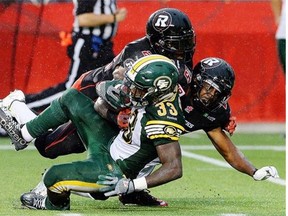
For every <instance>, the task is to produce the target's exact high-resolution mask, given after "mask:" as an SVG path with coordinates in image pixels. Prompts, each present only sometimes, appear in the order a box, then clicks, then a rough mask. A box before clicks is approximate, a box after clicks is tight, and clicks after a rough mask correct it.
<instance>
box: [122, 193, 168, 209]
mask: <svg viewBox="0 0 288 216" xmlns="http://www.w3.org/2000/svg"><path fill="white" fill-rule="evenodd" d="M119 200H120V202H121V203H122V204H123V205H127V204H134V205H140V206H162V207H165V206H168V203H167V202H165V201H163V200H159V199H157V198H156V197H153V196H152V195H150V194H149V193H148V191H139V192H134V193H131V194H126V195H121V196H119Z"/></svg>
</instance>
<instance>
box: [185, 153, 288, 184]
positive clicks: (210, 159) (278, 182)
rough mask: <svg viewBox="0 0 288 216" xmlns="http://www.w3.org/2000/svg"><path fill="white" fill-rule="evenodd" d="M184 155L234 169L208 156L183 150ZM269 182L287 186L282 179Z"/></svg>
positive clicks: (271, 179)
mask: <svg viewBox="0 0 288 216" xmlns="http://www.w3.org/2000/svg"><path fill="white" fill-rule="evenodd" d="M182 155H183V156H185V157H188V158H193V159H196V160H199V161H202V162H205V163H209V164H212V165H216V166H220V167H224V168H232V167H231V166H230V165H229V164H228V163H227V162H224V161H220V160H217V159H214V158H210V157H207V156H203V155H199V154H195V153H191V152H188V151H185V150H183V149H182ZM267 181H270V182H272V183H275V184H279V185H283V186H286V183H285V180H284V179H281V178H278V179H274V178H269V179H267Z"/></svg>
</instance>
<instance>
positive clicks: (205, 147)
mask: <svg viewBox="0 0 288 216" xmlns="http://www.w3.org/2000/svg"><path fill="white" fill-rule="evenodd" d="M237 148H239V149H241V150H261V151H262V150H263V151H264V150H267V151H285V150H286V147H285V146H261V145H257V146H238V145H237ZM181 149H183V150H215V147H214V146H213V145H198V146H191V145H189V146H186V145H184V146H181Z"/></svg>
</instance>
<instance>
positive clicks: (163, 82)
mask: <svg viewBox="0 0 288 216" xmlns="http://www.w3.org/2000/svg"><path fill="white" fill-rule="evenodd" d="M153 84H154V86H155V87H156V88H157V89H159V90H161V91H165V90H167V89H169V88H170V87H171V85H172V80H171V78H170V77H168V76H160V77H158V78H157V79H155V81H154V83H153Z"/></svg>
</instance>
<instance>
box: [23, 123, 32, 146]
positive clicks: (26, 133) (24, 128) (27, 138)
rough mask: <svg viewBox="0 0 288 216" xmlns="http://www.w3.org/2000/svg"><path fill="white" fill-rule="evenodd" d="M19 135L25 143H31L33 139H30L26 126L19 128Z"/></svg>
mask: <svg viewBox="0 0 288 216" xmlns="http://www.w3.org/2000/svg"><path fill="white" fill-rule="evenodd" d="M21 134H22V137H23V138H24V139H25V140H26V141H27V142H31V141H32V140H33V139H34V137H32V136H31V134H30V133H29V132H28V130H27V127H26V124H25V125H24V126H23V127H22V128H21Z"/></svg>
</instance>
